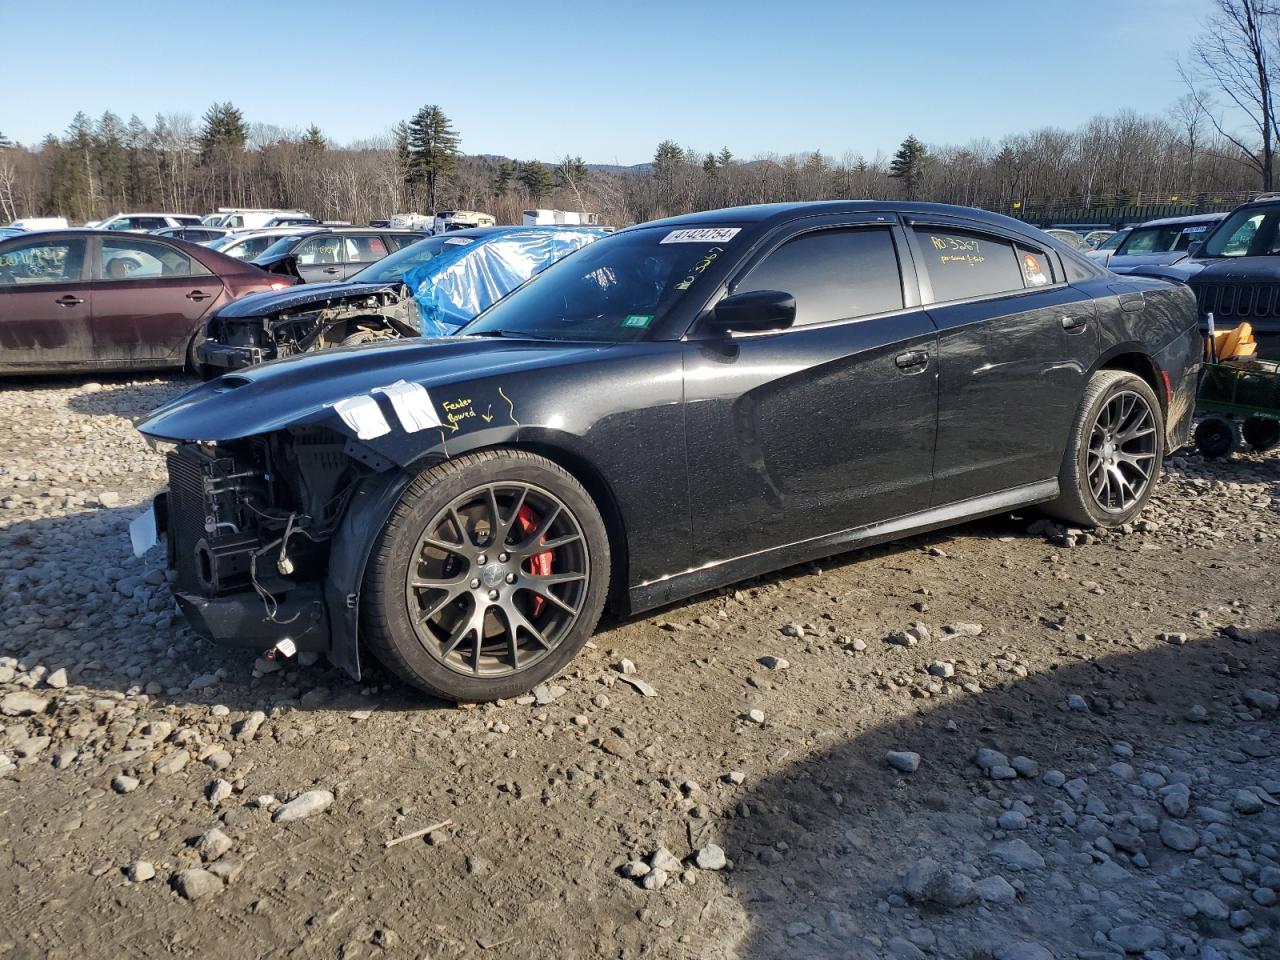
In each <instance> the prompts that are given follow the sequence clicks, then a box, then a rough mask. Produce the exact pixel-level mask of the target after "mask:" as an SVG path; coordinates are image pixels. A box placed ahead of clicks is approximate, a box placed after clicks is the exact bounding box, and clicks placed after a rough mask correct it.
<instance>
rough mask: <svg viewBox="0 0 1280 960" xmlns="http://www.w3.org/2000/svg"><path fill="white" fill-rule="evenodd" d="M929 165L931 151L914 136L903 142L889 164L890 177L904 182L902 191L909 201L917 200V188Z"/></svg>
mask: <svg viewBox="0 0 1280 960" xmlns="http://www.w3.org/2000/svg"><path fill="white" fill-rule="evenodd" d="M928 165H929V151H927V150H926V149H925V146H924V144H923V143H921V142H920V141H919V140H917V139H916V138H915V137H914V136H909V137H907V139H905V140H903V141H902V146H900V147H899V148H898V152H897V153H895V154H894V155H893V159H892V160H891V161H890V162H889V176H891V177H892V178H893V179H895V180H901V181H902V191H903V194H904V195H905V196H906V198H907V199H908V200H913V199H915V195H916V188H917V187H918V186H919V185H920V178H921V177H922V176H924V170H925V167H927V166H928Z"/></svg>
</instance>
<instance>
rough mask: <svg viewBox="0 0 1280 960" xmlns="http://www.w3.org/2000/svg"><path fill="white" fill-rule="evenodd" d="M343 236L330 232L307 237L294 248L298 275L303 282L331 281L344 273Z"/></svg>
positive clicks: (344, 250) (341, 276)
mask: <svg viewBox="0 0 1280 960" xmlns="http://www.w3.org/2000/svg"><path fill="white" fill-rule="evenodd" d="M343 241H344V238H343V237H342V236H341V235H340V234H336V233H331V234H327V235H324V236H319V237H308V238H307V239H306V240H303V241H302V242H301V243H300V244H298V246H297V247H296V248H295V250H294V255H295V257H296V262H297V265H298V276H300V277H301V278H302V282H303V283H332V282H333V281H334V280H341V279H342V278H343V276H344V274H345V273H346V269H345V267H344V266H343V260H344V258H345V257H346V249H345V246H344V242H343Z"/></svg>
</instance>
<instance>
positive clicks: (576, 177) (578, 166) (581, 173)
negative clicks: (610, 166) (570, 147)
mask: <svg viewBox="0 0 1280 960" xmlns="http://www.w3.org/2000/svg"><path fill="white" fill-rule="evenodd" d="M590 176H591V171H590V170H588V169H587V165H586V163H585V162H583V159H582V158H581V157H565V158H564V159H563V160H561V161H560V164H559V166H557V167H556V179H557V180H559V181H560V183H561V185H562V186H566V187H571V188H573V189H576V190H582V189H583V188H584V187H585V186H586V185H587V180H588V179H589V178H590Z"/></svg>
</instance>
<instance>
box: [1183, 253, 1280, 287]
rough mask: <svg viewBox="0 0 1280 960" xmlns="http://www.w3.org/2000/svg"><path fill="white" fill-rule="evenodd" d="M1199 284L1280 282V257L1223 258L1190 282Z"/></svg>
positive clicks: (1211, 264) (1209, 265)
mask: <svg viewBox="0 0 1280 960" xmlns="http://www.w3.org/2000/svg"><path fill="white" fill-rule="evenodd" d="M1188 282H1189V283H1190V284H1191V285H1192V286H1195V285H1196V284H1197V283H1276V282H1280V256H1276V257H1223V258H1222V259H1220V260H1214V261H1212V262H1211V263H1209V264H1208V265H1207V266H1206V267H1205V268H1204V269H1203V270H1201V271H1200V272H1199V273H1198V274H1196V275H1195V276H1194V277H1192V278H1191V279H1190V280H1189V281H1188Z"/></svg>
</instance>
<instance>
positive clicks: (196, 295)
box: [187, 290, 213, 303]
mask: <svg viewBox="0 0 1280 960" xmlns="http://www.w3.org/2000/svg"><path fill="white" fill-rule="evenodd" d="M211 296H213V294H210V293H205V292H204V291H203V290H192V291H191V292H190V293H188V294H187V299H188V300H194V301H195V302H196V303H199V302H200V301H201V300H208V299H209V297H211Z"/></svg>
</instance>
